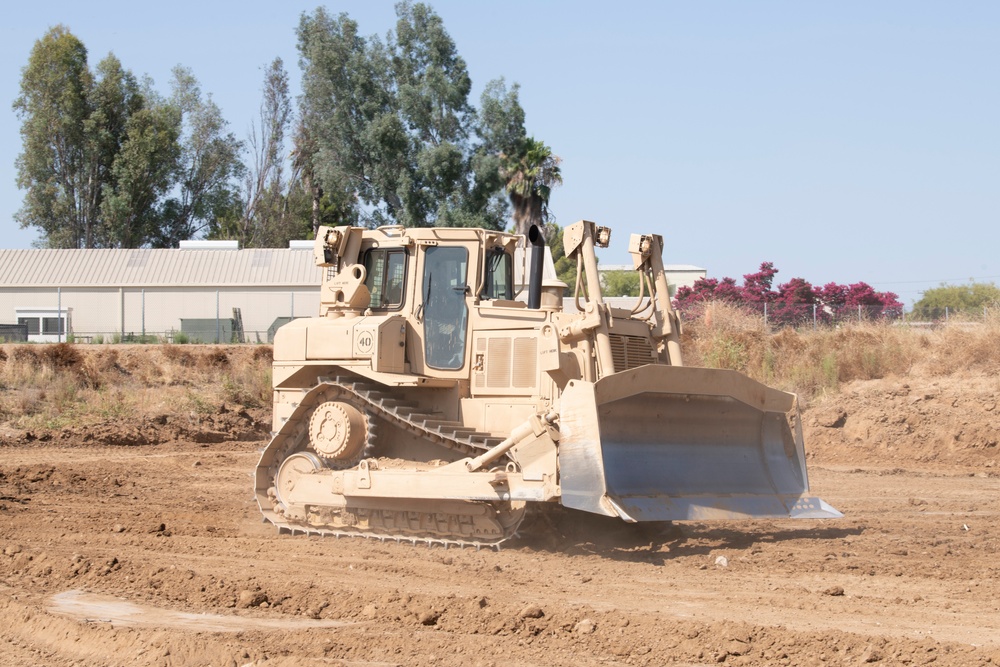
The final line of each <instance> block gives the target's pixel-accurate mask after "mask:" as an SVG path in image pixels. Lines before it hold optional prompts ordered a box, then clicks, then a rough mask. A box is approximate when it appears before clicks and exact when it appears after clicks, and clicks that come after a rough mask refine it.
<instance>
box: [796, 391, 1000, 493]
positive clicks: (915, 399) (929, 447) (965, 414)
mask: <svg viewBox="0 0 1000 667" xmlns="http://www.w3.org/2000/svg"><path fill="white" fill-rule="evenodd" d="M998 398H1000V384H998V382H997V379H996V378H995V377H984V376H976V375H970V376H966V377H954V376H952V377H936V378H908V379H907V380H905V381H900V380H869V381H858V382H853V383H851V384H849V385H846V386H845V387H844V388H843V390H842V391H841V392H840V393H839V394H834V395H831V396H827V397H826V398H824V399H821V400H819V401H817V402H816V403H815V405H814V406H813V407H811V408H810V409H809V410H808V411H807V412H806V413H805V415H804V416H803V421H804V424H805V427H806V428H805V431H804V436H805V440H806V449H807V451H808V452H809V454H810V456H812V457H814V458H815V460H817V461H822V462H831V463H834V462H835V463H845V464H859V465H860V464H864V465H878V466H884V465H896V464H907V465H912V464H914V463H943V464H950V465H967V466H981V467H985V468H993V469H995V470H996V472H997V473H998V474H1000V446H998V445H1000V409H998V406H997V403H998Z"/></svg>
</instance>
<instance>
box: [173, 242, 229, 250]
mask: <svg viewBox="0 0 1000 667" xmlns="http://www.w3.org/2000/svg"><path fill="white" fill-rule="evenodd" d="M180 248H181V250H239V249H240V242H239V241H203V240H198V241H181V245H180Z"/></svg>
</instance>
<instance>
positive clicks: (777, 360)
mask: <svg viewBox="0 0 1000 667" xmlns="http://www.w3.org/2000/svg"><path fill="white" fill-rule="evenodd" d="M705 312H706V315H705V316H703V317H701V318H698V319H697V320H692V321H689V322H685V324H684V327H685V336H684V341H683V342H684V354H685V358H684V362H685V363H686V364H688V365H693V366H708V367H710V368H731V369H734V370H738V371H741V372H743V373H746V374H747V375H749V376H751V377H753V378H755V379H758V380H760V381H762V382H765V383H767V384H770V385H773V386H776V387H779V388H782V389H786V390H788V391H794V392H796V393H798V394H800V395H802V396H803V397H805V398H809V397H812V396H816V395H818V394H822V393H824V392H828V391H837V390H838V389H839V387H840V385H841V384H842V383H846V382H851V381H854V380H873V379H880V378H886V377H902V376H907V375H910V374H919V375H928V376H934V375H951V374H956V373H965V372H976V373H994V374H995V373H997V372H998V371H1000V315H996V314H994V315H992V316H991V317H988V318H987V319H986V320H984V321H979V322H975V323H959V322H953V323H951V324H949V325H945V326H942V327H938V328H926V327H911V326H907V325H905V324H899V325H895V324H889V323H858V324H852V325H846V326H841V327H838V328H819V329H816V330H813V329H811V328H809V329H803V330H793V329H784V330H781V331H778V332H776V333H769V332H765V331H764V329H763V323H762V321H761V318H760V317H759V316H756V315H751V314H747V313H746V312H744V311H741V310H740V309H738V308H734V307H732V306H728V305H726V304H714V305H713V306H712V307H710V308H707V309H706V311H705Z"/></svg>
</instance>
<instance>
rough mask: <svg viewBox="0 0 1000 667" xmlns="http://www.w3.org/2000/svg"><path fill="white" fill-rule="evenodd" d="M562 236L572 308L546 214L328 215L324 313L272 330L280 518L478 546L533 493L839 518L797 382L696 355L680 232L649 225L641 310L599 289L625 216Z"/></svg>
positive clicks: (534, 497) (266, 461) (545, 499)
mask: <svg viewBox="0 0 1000 667" xmlns="http://www.w3.org/2000/svg"><path fill="white" fill-rule="evenodd" d="M563 238H564V248H565V250H566V254H567V256H568V257H571V258H575V259H576V261H577V267H578V270H577V279H576V286H575V289H574V290H573V292H574V294H575V297H576V298H575V306H576V307H575V309H569V308H567V309H565V310H564V308H563V291H564V290H565V288H566V286H565V284H563V283H561V282H558V281H553V280H552V279H551V278H550V279H546V278H545V270H544V267H545V260H544V258H545V256H546V254H547V252H546V251H547V248H545V246H544V241H543V239H542V234H541V232H540V231H539V230H538V228H536V227H533V228H532V230H531V232H530V233H529V234H528V237H527V239H525V238H524V237H521V236H516V235H513V234H508V233H503V232H496V231H488V230H481V229H468V228H403V227H380V228H378V229H362V228H357V227H321V228H320V230H319V233H318V235H317V237H316V242H315V247H314V253H315V259H316V263H317V265H318V266H320V267H321V268H322V271H323V284H322V292H321V298H320V301H321V305H320V312H319V313H318V316H317V317H313V318H303V319H297V320H293V321H292V322H290V323H289V324H286V325H285V326H283V327H282V328H281V329H280V330H279V331H278V332H277V335H276V336H275V339H274V366H273V383H274V431H275V434H274V437H273V439H272V440H271V442H270V443H269V444H268V445H267V447H266V449H265V450H264V452H263V454H262V456H261V459H260V462H259V464H258V466H257V469H256V473H255V492H256V496H257V501H258V503H259V505H260V509H261V512H262V513H263V515H264V518H265V520H267V521H270V522H271V523H274V524H275V525H277V526H278V527H279V529H281V530H283V531H289V532H292V533H299V532H301V533H312V534H320V535H338V536H339V535H353V536H364V537H373V538H380V539H394V540H407V541H413V542H426V543H428V544H444V545H446V546H447V545H455V544H457V545H473V546H477V547H478V546H485V545H498V544H500V543H501V542H503V541H504V540H506V539H508V538H510V537H512V536H513V535H515V534H516V531H517V529H518V526H519V524H520V522H521V520H522V518H523V516H524V513H525V509H526V507H527V506H528V503H561V504H562V505H563V506H565V507H568V508H572V509H575V510H583V511H586V512H593V513H597V514H602V515H607V516H616V517H620V518H621V519H623V520H625V521H627V522H638V521H675V520H699V521H701V520H710V519H741V518H752V517H791V518H828V517H830V518H832V517H837V516H840V513H839V512H837V511H836V510H835V509H833V508H832V507H830V506H829V505H827V504H826V503H825V502H824V501H822V500H820V499H819V498H815V497H811V496H810V495H809V484H808V478H807V474H806V466H805V455H804V450H803V443H802V434H801V427H800V423H799V418H798V414H797V406H796V399H795V396H794V395H793V394H789V393H786V392H783V391H778V390H776V389H772V388H769V387H767V386H764V385H762V384H760V383H758V382H756V381H754V380H752V379H750V378H748V377H746V376H744V375H742V374H740V373H737V372H734V371H728V370H715V369H707V368H694V367H686V366H684V365H683V364H682V361H681V347H680V329H681V323H680V320H679V318H678V316H677V314H676V313H675V312H674V310H673V309H672V307H671V303H670V298H669V294H668V288H667V280H666V276H665V274H664V269H663V263H662V249H663V240H662V238H661V237H660V236H658V235H655V234H650V235H638V234H633V235H632V237H631V239H630V243H629V252H630V253H631V256H632V259H633V262H634V265H635V270H636V271H637V272H638V274H639V276H640V284H641V285H642V295H641V296H640V297H639V298H638V299H637V300H636V304H635V307H634V308H614V307H611V306H609V305H608V304H607V303H605V300H604V299H603V298H602V295H601V284H600V277H599V274H598V269H597V259H596V256H595V246H599V247H605V246H606V245H607V243H608V241H609V238H610V230H609V229H608V228H606V227H599V226H597V225H596V224H594V223H592V222H588V221H580V222H578V223H576V224H573V225H571V226H569V227H567V228H566V229H565V231H564V237H563ZM519 245H522V246H523V245H527V246H528V248H529V249H530V250H531V252H530V253H526V252H523V251H521V252H519V251H518V247H519ZM528 254H530V256H531V259H530V262H528V261H526V260H524V259H523V257H526V256H527V255H528ZM519 257H521V258H522V259H518V258H519ZM529 263H530V270H526V271H524V272H521V273H522V275H524V274H525V273H526V274H527V275H528V279H527V286H526V288H525V289H524V290H523V291H525V292H526V294H517V293H516V292H515V290H516V285H515V283H516V282H517V281H516V280H515V278H516V276H517V274H518V273H519V271H517V270H516V269H517V268H518V267H520V266H521V265H522V264H529ZM520 282H523V280H522V281H520Z"/></svg>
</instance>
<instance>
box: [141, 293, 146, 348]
mask: <svg viewBox="0 0 1000 667" xmlns="http://www.w3.org/2000/svg"><path fill="white" fill-rule="evenodd" d="M141 308H142V342H143V343H145V342H146V288H145V287H143V288H142V306H141Z"/></svg>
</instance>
